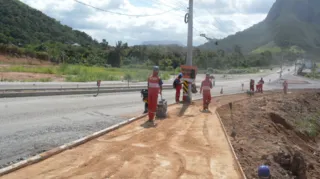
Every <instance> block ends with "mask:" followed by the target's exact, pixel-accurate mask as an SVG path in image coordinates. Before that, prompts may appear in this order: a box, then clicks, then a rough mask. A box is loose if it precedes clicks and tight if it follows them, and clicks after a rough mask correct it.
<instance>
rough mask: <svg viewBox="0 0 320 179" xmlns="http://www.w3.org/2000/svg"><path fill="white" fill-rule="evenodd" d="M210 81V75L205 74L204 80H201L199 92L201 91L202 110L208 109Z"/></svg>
mask: <svg viewBox="0 0 320 179" xmlns="http://www.w3.org/2000/svg"><path fill="white" fill-rule="evenodd" d="M211 89H212V82H211V80H210V75H209V74H206V78H205V80H203V81H202V82H201V87H200V94H201V93H202V98H203V110H204V111H205V110H208V107H209V104H210V102H211V91H210V90H211Z"/></svg>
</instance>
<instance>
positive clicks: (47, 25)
mask: <svg viewBox="0 0 320 179" xmlns="http://www.w3.org/2000/svg"><path fill="white" fill-rule="evenodd" d="M0 17H1V18H0V43H6V44H8V43H13V44H15V45H18V44H22V45H23V44H31V43H33V44H38V43H41V42H46V41H50V40H52V41H55V42H61V43H69V44H72V43H78V44H81V45H86V44H93V43H97V42H95V41H94V40H93V39H92V38H91V37H90V36H89V35H87V34H86V33H84V32H80V31H78V30H72V28H70V27H68V26H65V25H62V24H61V23H60V22H58V21H56V20H55V19H53V18H50V17H48V16H47V15H45V14H44V13H42V12H41V11H38V10H36V9H33V8H30V7H29V6H27V5H26V4H24V3H22V2H20V1H19V0H0Z"/></svg>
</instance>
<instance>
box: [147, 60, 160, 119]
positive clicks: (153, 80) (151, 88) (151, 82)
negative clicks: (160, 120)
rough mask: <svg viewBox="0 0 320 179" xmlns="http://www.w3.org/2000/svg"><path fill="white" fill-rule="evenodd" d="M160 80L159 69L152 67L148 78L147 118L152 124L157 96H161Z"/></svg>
mask: <svg viewBox="0 0 320 179" xmlns="http://www.w3.org/2000/svg"><path fill="white" fill-rule="evenodd" d="M162 84H163V82H162V80H161V78H160V77H159V67H158V66H154V67H153V72H152V75H151V76H150V77H149V78H148V116H149V122H152V123H153V122H154V117H155V113H156V110H157V104H158V95H159V93H160V94H162Z"/></svg>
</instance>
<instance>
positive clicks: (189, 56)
mask: <svg viewBox="0 0 320 179" xmlns="http://www.w3.org/2000/svg"><path fill="white" fill-rule="evenodd" d="M187 46H188V51H187V61H186V65H188V66H192V50H193V0H189V12H188V42H187ZM191 85H192V81H189V85H188V96H189V102H191V101H192V93H191V88H192V86H191Z"/></svg>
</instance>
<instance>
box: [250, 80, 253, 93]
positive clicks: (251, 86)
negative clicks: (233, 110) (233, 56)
mask: <svg viewBox="0 0 320 179" xmlns="http://www.w3.org/2000/svg"><path fill="white" fill-rule="evenodd" d="M250 91H252V92H254V80H253V79H251V80H250Z"/></svg>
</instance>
